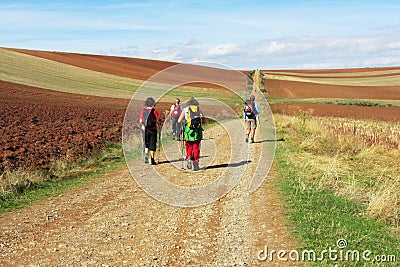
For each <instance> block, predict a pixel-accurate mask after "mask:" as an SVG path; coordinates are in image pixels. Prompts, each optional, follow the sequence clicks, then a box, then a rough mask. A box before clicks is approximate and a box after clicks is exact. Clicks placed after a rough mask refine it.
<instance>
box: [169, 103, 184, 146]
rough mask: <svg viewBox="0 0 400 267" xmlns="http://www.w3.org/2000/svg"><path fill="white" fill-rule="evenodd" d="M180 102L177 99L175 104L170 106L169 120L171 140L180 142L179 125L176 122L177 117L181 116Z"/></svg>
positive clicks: (180, 128)
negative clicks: (170, 123) (170, 122)
mask: <svg viewBox="0 0 400 267" xmlns="http://www.w3.org/2000/svg"><path fill="white" fill-rule="evenodd" d="M180 103H181V100H180V99H179V98H177V99H176V100H175V104H173V105H172V106H171V112H170V118H171V121H172V139H174V140H175V139H176V140H180V138H181V130H182V126H181V123H179V122H178V120H179V117H180V116H181V114H182V106H181V105H180Z"/></svg>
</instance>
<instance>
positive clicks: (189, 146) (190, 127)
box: [178, 98, 203, 171]
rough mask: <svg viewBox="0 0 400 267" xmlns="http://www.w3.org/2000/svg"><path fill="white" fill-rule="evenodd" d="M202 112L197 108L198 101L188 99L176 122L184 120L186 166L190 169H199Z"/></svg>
mask: <svg viewBox="0 0 400 267" xmlns="http://www.w3.org/2000/svg"><path fill="white" fill-rule="evenodd" d="M202 117H203V114H202V112H201V111H200V108H199V102H198V101H197V100H196V99H194V98H192V99H190V100H189V101H188V106H187V107H186V108H184V109H183V112H182V114H181V116H180V117H179V120H178V122H179V123H181V122H183V121H184V120H186V124H185V125H184V138H185V141H186V164H187V165H186V166H187V168H188V169H189V170H190V169H192V163H193V170H194V171H198V170H199V159H200V142H201V139H202V138H203V128H202V127H201V124H202Z"/></svg>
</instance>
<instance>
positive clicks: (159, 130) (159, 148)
mask: <svg viewBox="0 0 400 267" xmlns="http://www.w3.org/2000/svg"><path fill="white" fill-rule="evenodd" d="M161 129H162V128H160V127H158V153H157V163H158V164H160V153H161V152H160V151H161Z"/></svg>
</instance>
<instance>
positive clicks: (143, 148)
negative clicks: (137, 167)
mask: <svg viewBox="0 0 400 267" xmlns="http://www.w3.org/2000/svg"><path fill="white" fill-rule="evenodd" d="M145 148H146V143H145V140H144V130H142V159H144V150H145Z"/></svg>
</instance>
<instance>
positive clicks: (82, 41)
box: [0, 0, 400, 69]
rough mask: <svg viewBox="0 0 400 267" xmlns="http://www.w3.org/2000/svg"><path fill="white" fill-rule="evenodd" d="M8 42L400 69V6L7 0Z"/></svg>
mask: <svg viewBox="0 0 400 267" xmlns="http://www.w3.org/2000/svg"><path fill="white" fill-rule="evenodd" d="M0 18H1V23H0V46H2V47H17V48H26V49H39V50H50V51H65V52H78V53H88V54H104V55H116V56H128V57H140V58H151V59H160V60H168V61H177V62H188V63H189V62H196V61H211V62H217V63H221V64H226V65H229V66H231V67H233V68H235V69H293V68H296V69H321V68H347V67H375V66H400V2H399V1H367V0H365V1H252V2H251V4H246V3H245V1H229V0H222V1H216V0H214V1H200V0H198V1H197V0H192V1H190V0H189V1H178V0H175V1H129V0H126V1H123V0H121V1H116V0H114V1H103V0H100V1H99V0H96V1H83V0H82V1H65V0H59V1H44V0H38V1H20V0H13V1H9V0H5V1H4V0H2V1H1V2H0Z"/></svg>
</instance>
